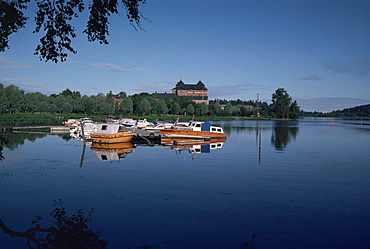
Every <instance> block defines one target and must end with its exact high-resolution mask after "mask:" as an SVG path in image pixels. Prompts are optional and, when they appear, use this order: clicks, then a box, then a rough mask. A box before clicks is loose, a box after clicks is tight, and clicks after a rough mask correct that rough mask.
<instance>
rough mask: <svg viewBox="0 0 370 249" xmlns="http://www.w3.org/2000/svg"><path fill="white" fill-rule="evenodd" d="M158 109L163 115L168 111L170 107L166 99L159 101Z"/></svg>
mask: <svg viewBox="0 0 370 249" xmlns="http://www.w3.org/2000/svg"><path fill="white" fill-rule="evenodd" d="M158 111H159V114H162V115H163V114H167V113H168V107H167V104H166V102H165V101H164V100H161V101H159V104H158Z"/></svg>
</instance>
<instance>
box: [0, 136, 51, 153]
mask: <svg viewBox="0 0 370 249" xmlns="http://www.w3.org/2000/svg"><path fill="white" fill-rule="evenodd" d="M46 136H47V134H40V133H11V132H5V133H0V146H1V147H5V148H8V149H9V150H15V149H17V148H18V146H19V145H23V144H24V141H25V140H26V139H27V140H28V141H30V142H34V141H36V139H39V138H43V137H46Z"/></svg>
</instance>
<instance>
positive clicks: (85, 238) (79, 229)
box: [0, 199, 108, 249]
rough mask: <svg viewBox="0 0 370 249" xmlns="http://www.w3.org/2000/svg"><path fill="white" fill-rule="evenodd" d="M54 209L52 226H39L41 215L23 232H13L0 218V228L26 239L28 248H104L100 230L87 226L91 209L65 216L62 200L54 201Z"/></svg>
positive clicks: (51, 213) (51, 214)
mask: <svg viewBox="0 0 370 249" xmlns="http://www.w3.org/2000/svg"><path fill="white" fill-rule="evenodd" d="M53 206H54V210H53V211H51V212H50V216H51V217H53V218H54V219H55V222H54V226H52V227H49V228H41V226H40V225H39V223H38V221H39V220H41V217H39V216H38V217H36V220H35V221H33V222H32V224H34V225H35V227H33V228H30V229H28V230H26V231H25V232H15V231H12V230H10V229H9V228H8V227H7V226H6V225H5V224H4V223H3V222H2V220H1V219H0V228H1V229H2V230H3V231H4V232H5V233H6V234H8V235H10V236H12V237H22V238H26V239H27V245H28V247H29V248H35V247H33V245H36V248H39V249H46V248H106V247H107V244H108V241H107V240H105V239H100V238H99V237H100V232H94V231H93V230H91V229H89V228H88V223H89V222H90V221H91V217H92V213H93V210H91V211H90V212H89V213H88V214H87V215H85V214H84V212H83V211H82V210H81V209H80V210H78V212H77V214H74V215H72V216H70V217H69V216H67V213H66V210H65V208H64V207H63V202H62V201H61V200H60V199H59V200H55V201H54V204H53Z"/></svg>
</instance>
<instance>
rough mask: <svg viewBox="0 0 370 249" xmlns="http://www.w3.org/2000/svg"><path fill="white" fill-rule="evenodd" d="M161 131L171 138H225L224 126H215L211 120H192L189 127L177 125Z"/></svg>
mask: <svg viewBox="0 0 370 249" xmlns="http://www.w3.org/2000/svg"><path fill="white" fill-rule="evenodd" d="M159 132H160V133H161V134H162V135H163V136H164V137H170V138H203V139H217V138H225V139H226V134H225V133H224V131H223V129H222V127H219V126H213V125H211V124H210V123H209V122H197V121H192V122H190V124H189V126H188V127H175V128H171V129H162V130H159Z"/></svg>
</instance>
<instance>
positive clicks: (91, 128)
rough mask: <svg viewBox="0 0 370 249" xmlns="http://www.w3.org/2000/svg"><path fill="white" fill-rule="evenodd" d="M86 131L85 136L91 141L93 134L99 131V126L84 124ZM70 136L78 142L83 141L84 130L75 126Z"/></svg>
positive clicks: (79, 126)
mask: <svg viewBox="0 0 370 249" xmlns="http://www.w3.org/2000/svg"><path fill="white" fill-rule="evenodd" d="M83 125H84V131H83V134H84V135H85V138H87V139H89V138H90V136H91V134H94V133H95V132H96V130H97V129H98V127H97V124H95V123H84V124H83ZM70 135H71V137H74V138H76V139H78V140H80V139H82V138H83V136H82V129H81V125H74V126H72V128H71V129H70Z"/></svg>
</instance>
